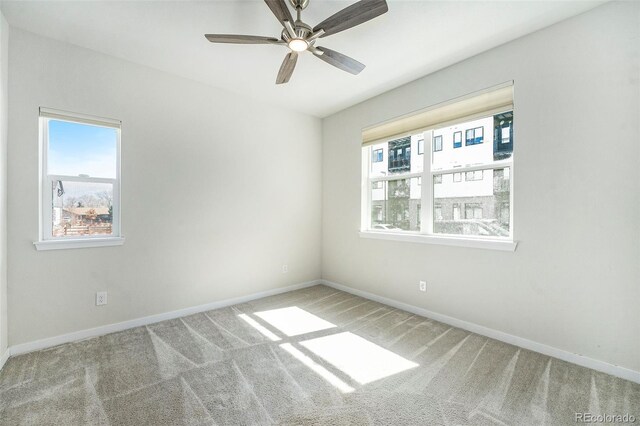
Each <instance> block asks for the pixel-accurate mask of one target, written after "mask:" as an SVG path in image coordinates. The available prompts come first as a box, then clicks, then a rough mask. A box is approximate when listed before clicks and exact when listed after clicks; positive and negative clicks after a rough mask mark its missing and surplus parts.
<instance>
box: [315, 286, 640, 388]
mask: <svg viewBox="0 0 640 426" xmlns="http://www.w3.org/2000/svg"><path fill="white" fill-rule="evenodd" d="M321 281H322V284H324V285H327V286H329V287H333V288H335V289H337V290H342V291H345V292H347V293H351V294H354V295H356V296H360V297H364V298H365V299H370V300H373V301H376V302H380V303H384V304H385V305H389V306H393V307H394V308H398V309H402V310H403V311H407V312H411V313H412V314H416V315H420V316H423V317H426V318H430V319H433V320H436V321H439V322H442V323H445V324H449V325H451V326H453V327H458V328H462V329H464V330H467V331H470V332H472V333H476V334H480V335H482V336H486V337H490V338H492V339H495V340H499V341H501V342H505V343H509V344H511V345H514V346H518V347H521V348H524V349H528V350H530V351H534V352H538V353H541V354H543V355H548V356H550V357H553V358H558V359H561V360H563V361H567V362H570V363H572V364H577V365H579V366H582V367H586V368H591V369H593V370H596V371H601V372H603V373H606V374H610V375H612V376H616V377H620V378H622V379H625V380H629V381H632V382H635V383H640V372H639V371H634V370H630V369H628V368H624V367H620V366H618V365H613V364H609V363H607V362H604V361H598V360H596V359H593V358H589V357H586V356H584V355H580V354H575V353H572V352H567V351H565V350H562V349H558V348H554V347H552V346H548V345H545V344H543V343H538V342H534V341H532V340H528V339H524V338H522V337H518V336H514V335H512V334H508V333H504V332H502V331H499V330H494V329H492V328H488V327H484V326H482V325H478V324H474V323H472V322H468V321H464V320H461V319H457V318H453V317H450V316H447V315H443V314H438V313H436V312H432V311H429V310H426V309H423V308H419V307H417V306H413V305H409V304H407V303H403V302H399V301H397V300H394V299H389V298H387V297H384V296H378V295H377V294H374V293H369V292H368V291H363V290H358V289H355V288H352V287H348V286H345V285H342V284H338V283H335V282H332V281H327V280H321Z"/></svg>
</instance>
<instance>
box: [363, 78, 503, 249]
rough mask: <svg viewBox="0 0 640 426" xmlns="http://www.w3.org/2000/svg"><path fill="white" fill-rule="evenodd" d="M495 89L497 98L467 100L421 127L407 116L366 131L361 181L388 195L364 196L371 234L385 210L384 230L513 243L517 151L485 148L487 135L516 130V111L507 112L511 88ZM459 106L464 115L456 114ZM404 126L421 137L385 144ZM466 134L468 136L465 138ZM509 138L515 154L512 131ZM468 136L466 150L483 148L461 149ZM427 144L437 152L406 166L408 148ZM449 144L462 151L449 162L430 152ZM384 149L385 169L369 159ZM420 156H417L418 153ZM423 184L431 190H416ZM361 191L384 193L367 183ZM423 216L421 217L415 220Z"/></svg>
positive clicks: (433, 112) (424, 115) (427, 115)
mask: <svg viewBox="0 0 640 426" xmlns="http://www.w3.org/2000/svg"><path fill="white" fill-rule="evenodd" d="M496 90H497V91H498V92H496V97H494V96H491V97H480V96H481V95H478V96H479V97H477V98H476V97H469V98H465V99H463V100H462V101H455V102H454V103H453V104H447V106H446V107H443V108H442V110H441V109H440V108H435V109H427V110H425V112H421V113H418V115H419V116H420V117H421V118H420V120H423V121H420V122H419V120H418V119H416V118H411V120H409V119H407V122H406V123H405V122H403V120H405V118H404V117H403V118H400V119H398V120H396V121H393V122H385V123H384V124H381V125H380V126H379V127H371V128H368V129H365V130H364V131H363V139H364V140H365V142H364V143H365V145H364V146H363V156H362V159H363V162H364V163H365V164H363V167H362V170H363V179H365V180H368V181H369V182H386V184H384V186H383V189H376V190H375V191H374V190H373V189H371V190H369V191H363V194H362V195H363V198H362V206H363V211H362V213H363V214H362V216H361V217H362V230H363V231H364V232H366V231H367V230H369V229H373V228H371V226H372V223H371V222H369V218H371V217H372V216H374V217H377V216H378V215H377V213H376V214H372V213H373V212H374V210H375V211H376V212H377V211H378V209H381V210H382V211H383V212H384V214H383V217H384V218H385V219H384V225H385V227H384V230H394V232H398V231H406V232H410V233H417V234H424V235H438V236H447V235H450V236H458V237H459V236H464V237H468V238H469V239H474V238H482V239H486V238H491V239H499V240H507V241H512V235H513V229H512V223H511V220H510V216H511V209H512V208H513V182H512V180H513V179H512V177H513V176H512V173H511V169H512V167H513V150H512V149H511V148H506V149H505V148H503V147H501V149H500V155H499V156H496V148H495V146H494V145H492V144H484V143H483V138H484V129H485V128H488V129H491V128H495V127H496V126H497V127H500V129H502V127H506V125H505V123H508V127H509V128H510V129H511V128H512V127H513V111H512V110H511V109H510V108H511V107H510V106H508V105H509V104H510V103H512V93H513V92H512V90H513V89H512V86H508V87H506V86H504V87H502V88H500V89H496ZM500 91H501V92H500ZM485 93H486V92H485ZM498 97H500V103H497V100H496V103H495V104H489V102H494V100H495V99H497V98H498ZM469 99H473V101H469ZM478 102H486V103H487V105H486V111H487V114H486V116H482V114H478V113H477V110H478V108H477V106H478ZM458 105H460V109H457V107H458ZM505 105H507V106H506V107H505ZM503 108H504V109H503ZM507 108H509V109H507ZM501 109H503V110H502V111H503V112H500V113H497V114H496V112H495V111H500V110H501ZM466 111H472V112H470V115H469V116H468V118H464V114H465V112H466ZM429 120H433V121H429ZM438 120H439V121H438ZM409 123H410V124H409ZM439 123H442V124H439ZM401 125H407V126H408V125H415V126H416V128H417V129H419V130H417V131H416V132H415V133H414V134H412V135H411V136H409V137H405V138H402V139H388V140H385V139H384V138H383V137H382V136H381V135H382V134H384V132H388V134H389V135H393V134H394V132H395V134H397V129H398V127H400V126H401ZM385 126H388V130H387V128H386V127H385ZM461 128H462V129H467V130H463V131H461V130H460V129H461ZM424 129H427V130H424ZM367 132H370V134H371V142H368V141H366V138H367V135H368V133H367ZM501 132H502V131H500V133H499V134H500V136H502V133H501ZM505 135H506V133H505ZM509 135H510V142H509V144H511V145H510V146H511V147H512V146H513V145H512V144H513V138H511V130H510V131H509ZM463 137H464V138H465V139H464V140H465V142H466V144H467V145H477V144H482V145H479V146H478V147H477V148H475V149H472V150H467V149H464V148H462V138H463ZM423 138H424V140H426V141H429V140H431V141H432V143H433V145H432V148H433V149H432V150H426V151H424V155H423V156H421V157H419V161H416V159H414V160H413V162H411V161H409V160H410V151H408V150H407V149H406V148H409V147H410V142H411V140H414V141H419V140H422V139H423ZM449 138H452V140H453V141H454V147H456V146H457V144H459V147H460V148H461V149H455V150H452V151H447V153H446V155H433V152H438V151H439V150H440V149H443V141H444V140H449ZM500 143H502V139H500ZM507 145H508V144H507ZM415 148H416V147H415V146H414V149H415ZM380 149H388V150H389V152H390V153H391V152H395V154H394V155H392V154H390V155H389V164H388V166H387V164H385V165H384V167H381V165H380V164H378V165H374V164H373V163H371V158H372V156H371V153H372V152H374V151H376V150H380ZM417 149H418V150H420V148H419V147H418V148H417ZM367 162H369V164H366V163H367ZM413 179H415V181H414V180H413ZM363 182H364V181H363ZM421 182H425V183H426V182H428V184H425V185H419V183H421ZM470 182H473V184H471V183H470ZM376 185H378V184H376ZM363 188H379V187H378V186H374V187H372V186H371V185H370V184H369V185H363ZM423 205H424V206H425V208H424V209H422V210H421V209H420V208H419V207H418V206H423ZM419 211H422V212H423V213H422V215H423V216H424V217H422V218H419V217H416V215H419V213H418V212H419ZM420 219H422V220H420ZM379 229H381V228H380V227H377V228H376V230H379Z"/></svg>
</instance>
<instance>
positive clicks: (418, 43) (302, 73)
mask: <svg viewBox="0 0 640 426" xmlns="http://www.w3.org/2000/svg"><path fill="white" fill-rule="evenodd" d="M354 2H355V0H331V1H327V0H311V2H310V4H309V7H307V8H306V9H305V10H304V12H303V15H302V18H303V20H304V21H305V22H307V23H308V24H310V25H311V26H314V25H316V24H318V23H320V22H322V21H323V20H324V19H326V18H328V17H329V16H331V15H333V14H334V13H335V12H337V11H339V10H340V9H342V8H344V7H346V6H348V5H349V4H351V3H354ZM601 3H603V0H596V1H592V0H577V1H575V0H563V1H557V0H551V1H550V0H533V1H531V0H524V1H522V0H518V1H457V0H453V1H452V0H448V1H424V0H419V1H413V0H390V1H389V12H388V13H386V14H384V15H382V16H380V17H378V18H376V19H374V20H372V21H370V22H367V23H366V24H364V25H360V26H358V27H356V28H352V29H349V30H348V31H344V32H341V33H339V34H335V35H332V36H330V37H326V38H322V39H320V40H319V41H318V43H316V45H317V46H323V47H327V48H329V49H333V50H336V51H338V52H340V53H343V54H345V55H348V56H350V57H352V58H354V59H356V60H358V61H360V62H362V63H363V64H365V65H367V68H366V69H365V70H364V71H363V72H362V73H360V75H358V77H354V76H352V75H350V74H348V73H345V72H344V71H341V70H339V69H336V68H334V67H332V66H330V65H327V64H326V63H324V62H322V61H321V60H319V59H318V58H315V57H313V55H311V54H307V53H305V54H303V55H300V59H299V60H298V64H297V65H296V70H295V72H294V73H293V77H292V78H291V81H290V82H289V83H288V84H286V85H278V86H276V85H275V84H274V83H275V79H276V76H277V74H278V69H279V68H280V65H281V64H282V61H283V59H284V57H285V55H286V54H287V53H288V50H287V49H286V48H285V47H281V46H264V45H263V46H248V45H245V46H234V45H221V44H217V45H216V44H211V43H209V42H208V41H207V40H206V39H205V38H204V34H207V33H209V34H210V33H230V34H251V35H260V36H268V37H278V36H279V35H280V32H281V31H282V26H281V25H280V23H279V22H278V20H277V19H276V18H275V17H274V16H273V14H272V13H271V11H270V10H269V8H268V7H267V6H266V5H265V3H264V1H263V0H243V1H219V0H207V1H188V0H181V1H111V0H102V1H100V0H98V1H21V0H19V1H7V0H3V1H2V4H3V10H4V12H5V15H6V17H7V19H8V21H9V23H10V24H11V25H12V26H15V27H19V28H22V29H24V30H27V31H32V32H34V33H37V34H40V35H43V36H46V37H51V38H54V39H57V40H60V41H64V42H67V43H71V44H76V45H78V46H82V47H86V48H88V49H92V50H95V51H98V52H102V53H106V54H108V55H112V56H115V57H119V58H123V59H126V60H129V61H132V62H135V63H138V64H142V65H147V66H151V67H154V68H157V69H160V70H163V71H167V72H171V73H173V74H177V75H180V76H183V77H186V78H190V79H193V80H196V81H201V82H203V83H207V84H210V85H213V86H217V87H221V88H224V89H225V90H231V91H234V92H236V93H239V94H244V95H245V96H249V97H251V98H252V99H256V100H261V101H265V102H268V103H270V104H275V105H280V106H281V107H284V108H290V109H295V110H296V111H300V112H304V113H307V114H312V115H316V116H319V117H324V116H327V115H330V114H332V113H335V112H337V111H340V110H341V109H344V108H347V107H349V106H352V105H353V104H355V103H357V102H361V101H364V100H365V99H368V98H370V97H372V96H375V95H378V94H381V93H384V92H385V91H387V90H390V89H393V88H395V87H398V86H400V85H401V84H404V83H408V82H410V81H412V80H415V79H416V78H419V77H422V76H424V75H426V74H428V73H431V72H434V71H436V70H439V69H441V68H444V67H446V66H448V65H451V64H454V63H456V62H458V61H461V60H463V59H466V58H468V57H470V56H472V55H476V54H478V53H480V52H483V51H485V50H488V49H491V48H493V47H496V46H499V45H501V44H503V43H506V42H508V41H511V40H514V39H516V38H518V37H521V36H523V35H525V34H529V33H531V32H533V31H536V30H539V29H541V28H544V27H546V26H548V25H551V24H553V23H556V22H560V21H562V20H563V19H566V18H568V17H571V16H574V15H576V14H579V13H581V12H584V11H586V10H589V9H591V8H593V7H595V6H597V5H598V4H601Z"/></svg>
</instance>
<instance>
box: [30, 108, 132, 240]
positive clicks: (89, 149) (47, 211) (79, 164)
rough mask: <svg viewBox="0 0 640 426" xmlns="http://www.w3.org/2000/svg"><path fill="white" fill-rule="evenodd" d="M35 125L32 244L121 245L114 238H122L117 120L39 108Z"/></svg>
mask: <svg viewBox="0 0 640 426" xmlns="http://www.w3.org/2000/svg"><path fill="white" fill-rule="evenodd" d="M40 126H41V146H42V154H41V155H42V172H41V174H42V200H41V235H40V241H39V242H38V243H36V247H37V248H38V249H39V250H41V249H45V247H46V249H49V248H71V247H74V248H75V247H84V246H95V245H116V244H121V243H122V242H121V241H114V240H121V238H120V122H119V121H117V120H110V119H102V118H96V117H90V116H86V115H81V114H72V113H66V112H61V111H55V110H50V109H45V108H41V109H40ZM92 240H93V242H91V241H92ZM106 240H111V241H106ZM70 241H72V242H75V243H72V244H71V245H69V244H70V243H69V242H70ZM78 241H80V243H78ZM83 241H84V243H82V242H83ZM47 242H66V243H65V244H66V245H65V244H62V245H59V246H58V247H53V246H51V245H48V244H45V243H47ZM98 243H99V244H98Z"/></svg>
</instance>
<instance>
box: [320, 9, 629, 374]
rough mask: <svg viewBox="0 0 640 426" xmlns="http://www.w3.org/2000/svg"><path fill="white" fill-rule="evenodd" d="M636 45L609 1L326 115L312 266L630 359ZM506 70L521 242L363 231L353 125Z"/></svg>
mask: <svg viewBox="0 0 640 426" xmlns="http://www.w3.org/2000/svg"><path fill="white" fill-rule="evenodd" d="M639 57H640V3H637V2H636V3H631V2H626V3H611V4H607V5H604V6H601V7H599V8H596V9H594V10H592V11H590V12H587V13H585V14H583V15H580V16H578V17H575V18H572V19H570V20H567V21H565V22H563V23H560V24H557V25H554V26H552V27H549V28H547V29H545V30H542V31H540V32H537V33H534V34H532V35H529V36H526V37H524V38H521V39H519V40H516V41H514V42H511V43H508V44H506V45H504V46H501V47H499V48H496V49H493V50H491V51H488V52H486V53H483V54H481V55H478V56H476V57H473V58H470V59H468V60H465V61H464V62H461V63H459V64H456V65H454V66H451V67H449V68H447V69H444V70H442V71H440V72H437V73H435V74H432V75H429V76H426V77H424V78H422V79H420V80H417V81H415V82H412V83H410V84H408V85H405V86H403V87H400V88H398V89H396V90H393V91H391V92H388V93H385V94H384V95H381V96H379V97H376V98H374V99H371V100H369V101H366V102H364V103H362V104H359V105H357V106H354V107H352V108H350V109H347V110H345V111H343V112H340V113H338V114H335V115H333V116H331V117H329V118H327V119H325V120H324V122H323V123H324V124H323V133H324V134H323V140H324V143H323V278H324V279H327V280H330V281H334V282H338V283H341V284H344V285H348V286H351V287H353V288H357V289H361V290H365V291H369V292H372V293H375V294H379V295H382V296H386V297H389V298H393V299H396V300H399V301H402V302H405V303H410V304H413V305H417V306H420V307H423V308H426V309H428V310H431V311H434V312H439V313H442V314H446V315H449V316H451V317H454V318H459V319H462V320H465V321H469V322H472V323H476V324H479V325H483V326H486V327H490V328H493V329H496V330H500V331H503V332H506V333H509V334H512V335H516V336H519V337H523V338H526V339H529V340H532V341H536V342H540V343H543V344H547V345H550V346H552V347H556V348H560V349H563V350H566V351H570V352H574V353H578V354H582V355H585V356H587V357H591V358H594V359H597V360H602V361H605V362H609V363H611V364H615V365H620V366H623V367H626V368H630V369H633V370H636V371H639V370H640V338H639V336H640V320H639V319H638V310H637V305H638V300H640V286H639V283H640V171H639V170H640V168H639V167H638V164H639V160H640V145H639V144H638V134H640V128H639V122H638V117H640V105H639V102H640V97H639V82H638V77H639V70H640V68H639ZM507 80H515V105H516V106H515V118H516V125H515V144H516V145H515V160H514V161H515V167H514V172H515V173H514V178H515V181H514V184H515V210H514V213H515V219H514V224H515V238H516V240H519V241H520V244H519V246H518V249H517V251H516V252H515V253H505V252H496V251H487V250H481V249H465V248H456V247H445V246H436V245H426V244H424V245H421V244H415V243H403V242H391V241H380V240H370V239H361V238H359V236H358V228H359V222H360V158H361V157H360V155H361V154H360V140H361V134H360V132H361V129H362V128H363V127H365V126H368V125H372V124H375V123H378V122H381V121H384V120H387V119H390V118H393V117H395V116H399V115H402V114H406V113H410V112H411V111H415V110H418V109H420V108H424V107H427V106H429V105H434V104H436V103H438V102H441V101H445V100H448V99H451V98H455V97H457V96H460V95H464V94H466V93H470V92H473V91H476V90H479V89H482V88H485V87H490V86H492V85H495V84H498V83H502V82H504V81H507ZM419 280H427V282H428V286H429V289H428V292H427V293H426V294H422V293H420V292H418V281H419Z"/></svg>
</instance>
